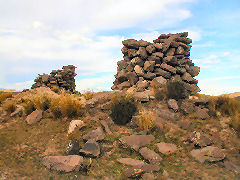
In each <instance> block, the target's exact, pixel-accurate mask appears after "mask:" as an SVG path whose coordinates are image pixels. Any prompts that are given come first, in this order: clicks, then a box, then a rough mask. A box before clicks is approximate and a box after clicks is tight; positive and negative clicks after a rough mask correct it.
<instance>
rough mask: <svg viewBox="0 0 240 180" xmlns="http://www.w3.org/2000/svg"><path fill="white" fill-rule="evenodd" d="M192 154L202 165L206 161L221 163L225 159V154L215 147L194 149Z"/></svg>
mask: <svg viewBox="0 0 240 180" xmlns="http://www.w3.org/2000/svg"><path fill="white" fill-rule="evenodd" d="M190 153H191V155H192V156H193V157H194V158H195V159H196V160H197V161H199V162H201V163H203V162H205V161H208V162H216V161H221V160H223V159H224V158H225V154H224V153H223V152H222V150H221V149H219V148H218V147H214V146H207V147H204V148H202V149H194V150H192V151H191V152H190Z"/></svg>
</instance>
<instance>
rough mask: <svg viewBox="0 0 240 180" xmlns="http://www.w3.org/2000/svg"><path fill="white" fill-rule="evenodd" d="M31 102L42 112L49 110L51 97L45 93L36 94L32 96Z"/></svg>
mask: <svg viewBox="0 0 240 180" xmlns="http://www.w3.org/2000/svg"><path fill="white" fill-rule="evenodd" d="M32 101H33V103H34V106H35V108H36V109H41V110H43V111H45V110H47V109H49V107H50V104H51V101H52V97H51V96H50V95H49V94H47V93H45V94H36V95H34V96H33V98H32Z"/></svg>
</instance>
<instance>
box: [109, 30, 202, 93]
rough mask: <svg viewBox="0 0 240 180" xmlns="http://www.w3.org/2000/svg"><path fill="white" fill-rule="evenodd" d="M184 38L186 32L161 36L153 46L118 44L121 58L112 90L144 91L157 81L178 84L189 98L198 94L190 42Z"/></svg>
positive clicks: (127, 41) (138, 43)
mask: <svg viewBox="0 0 240 180" xmlns="http://www.w3.org/2000/svg"><path fill="white" fill-rule="evenodd" d="M187 36H188V32H183V33H177V34H167V35H166V34H161V35H160V36H159V37H158V39H156V40H154V41H153V43H150V42H147V41H143V40H139V41H137V40H134V39H127V40H124V41H122V44H123V48H122V53H123V55H124V56H123V60H121V61H118V63H117V65H118V67H117V74H116V75H115V78H116V79H115V81H114V83H113V84H114V85H113V86H112V89H113V90H123V89H128V88H130V87H134V88H136V89H137V91H145V90H146V89H149V88H150V87H151V86H150V85H151V82H152V81H153V82H154V81H158V80H157V79H159V77H160V78H161V81H162V79H163V78H164V79H165V80H166V82H167V81H169V80H173V79H175V80H182V81H183V82H184V84H185V87H186V89H187V90H188V91H189V92H190V94H195V93H197V92H199V91H200V89H199V87H198V86H197V83H198V81H197V80H196V79H194V78H193V77H195V76H197V75H198V74H199V67H197V66H195V65H194V63H193V62H192V61H191V60H190V59H189V56H190V48H191V45H189V44H190V43H192V40H191V39H189V38H187ZM164 79H163V80H164ZM165 80H164V81H165ZM143 84H144V86H143ZM140 87H141V88H140ZM142 87H144V88H142Z"/></svg>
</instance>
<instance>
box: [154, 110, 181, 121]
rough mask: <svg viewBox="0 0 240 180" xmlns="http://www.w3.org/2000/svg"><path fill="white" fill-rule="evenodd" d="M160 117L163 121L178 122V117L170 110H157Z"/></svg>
mask: <svg viewBox="0 0 240 180" xmlns="http://www.w3.org/2000/svg"><path fill="white" fill-rule="evenodd" d="M156 112H157V115H158V117H160V118H162V119H168V120H172V121H173V120H176V119H177V118H178V115H177V114H176V113H174V112H172V111H170V110H165V109H162V108H157V110H156Z"/></svg>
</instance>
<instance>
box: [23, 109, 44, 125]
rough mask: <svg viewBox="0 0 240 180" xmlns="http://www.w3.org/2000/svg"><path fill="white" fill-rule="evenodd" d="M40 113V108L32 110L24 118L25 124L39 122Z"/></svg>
mask: <svg viewBox="0 0 240 180" xmlns="http://www.w3.org/2000/svg"><path fill="white" fill-rule="evenodd" d="M42 114H43V111H42V110H35V111H33V112H32V113H31V114H29V115H28V116H27V118H26V121H27V124H29V125H31V124H35V123H37V122H39V121H40V120H41V119H42Z"/></svg>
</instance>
